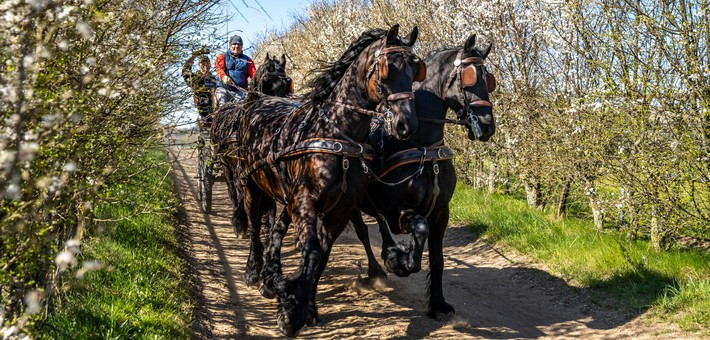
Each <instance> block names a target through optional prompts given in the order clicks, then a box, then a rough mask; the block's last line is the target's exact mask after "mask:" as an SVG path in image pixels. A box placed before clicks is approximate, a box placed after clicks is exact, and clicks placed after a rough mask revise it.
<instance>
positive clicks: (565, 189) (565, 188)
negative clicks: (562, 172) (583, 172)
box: [557, 179, 571, 217]
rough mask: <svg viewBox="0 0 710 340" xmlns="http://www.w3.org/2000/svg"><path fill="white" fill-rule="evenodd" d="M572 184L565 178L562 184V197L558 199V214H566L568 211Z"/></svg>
mask: <svg viewBox="0 0 710 340" xmlns="http://www.w3.org/2000/svg"><path fill="white" fill-rule="evenodd" d="M570 186H571V181H570V180H569V179H565V182H564V184H563V185H562V192H561V193H560V198H559V200H558V201H557V216H560V217H562V216H564V215H565V214H566V213H567V200H568V199H569V190H570Z"/></svg>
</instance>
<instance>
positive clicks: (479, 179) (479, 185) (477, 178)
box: [473, 158, 484, 190]
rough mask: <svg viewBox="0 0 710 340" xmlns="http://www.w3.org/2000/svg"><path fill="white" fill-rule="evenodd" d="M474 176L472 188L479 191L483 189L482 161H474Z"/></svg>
mask: <svg viewBox="0 0 710 340" xmlns="http://www.w3.org/2000/svg"><path fill="white" fill-rule="evenodd" d="M475 164H476V170H475V172H476V174H475V175H474V185H473V187H474V188H476V190H481V189H483V178H484V175H483V160H481V159H480V158H479V159H476V163H475Z"/></svg>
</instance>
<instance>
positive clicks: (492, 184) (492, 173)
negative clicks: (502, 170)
mask: <svg viewBox="0 0 710 340" xmlns="http://www.w3.org/2000/svg"><path fill="white" fill-rule="evenodd" d="M497 176H498V164H496V162H491V166H490V167H489V168H488V192H489V193H491V194H493V193H495V192H496V177H497Z"/></svg>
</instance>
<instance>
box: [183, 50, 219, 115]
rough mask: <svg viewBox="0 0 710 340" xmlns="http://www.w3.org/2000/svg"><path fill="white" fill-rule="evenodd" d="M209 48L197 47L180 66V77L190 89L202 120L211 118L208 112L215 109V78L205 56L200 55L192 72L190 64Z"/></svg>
mask: <svg viewBox="0 0 710 340" xmlns="http://www.w3.org/2000/svg"><path fill="white" fill-rule="evenodd" d="M207 53H209V50H207V49H202V48H201V49H199V50H197V51H195V52H193V53H192V55H191V56H190V58H188V59H187V61H185V65H183V68H182V77H183V79H185V83H187V86H189V87H190V88H191V89H192V92H193V99H194V101H195V107H196V108H197V112H198V113H199V114H200V118H201V119H203V120H207V121H209V120H211V117H210V114H211V113H213V112H214V111H216V110H217V98H216V95H215V89H216V87H217V79H216V78H215V77H214V76H213V75H212V72H210V59H209V58H208V57H207V56H202V57H200V61H199V62H198V71H197V72H192V64H193V62H194V61H195V58H196V57H197V56H199V55H203V54H207Z"/></svg>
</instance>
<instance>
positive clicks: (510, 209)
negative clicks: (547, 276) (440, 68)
mask: <svg viewBox="0 0 710 340" xmlns="http://www.w3.org/2000/svg"><path fill="white" fill-rule="evenodd" d="M451 220H452V223H454V224H463V225H465V226H468V227H469V228H470V229H471V231H472V232H474V233H476V234H479V235H480V236H481V237H482V239H484V240H486V241H488V242H491V243H495V244H499V245H503V246H504V247H510V248H514V249H516V250H518V251H520V252H521V253H523V254H525V255H527V256H529V257H531V258H533V259H535V260H536V261H539V262H541V263H544V264H545V265H546V267H548V268H550V269H551V270H552V271H553V272H554V274H556V275H559V276H561V277H562V278H564V279H565V280H567V281H570V282H572V283H574V284H575V285H578V286H582V287H588V288H591V289H592V292H593V294H592V295H593V296H596V297H597V298H596V299H595V301H597V302H598V303H603V302H604V301H605V300H607V299H604V296H607V295H609V294H611V295H612V296H614V297H616V298H618V299H620V300H621V301H622V302H623V305H624V306H625V309H626V311H628V312H629V313H634V314H638V313H639V312H642V311H644V310H647V309H651V311H652V312H653V314H655V315H657V316H659V317H661V318H663V319H667V320H670V321H673V322H676V323H678V324H679V325H681V326H682V327H684V328H685V329H688V330H698V329H701V330H702V329H705V330H707V329H706V328H707V325H708V324H710V265H708V264H710V253H708V252H707V251H704V250H696V249H677V248H675V249H671V250H669V251H666V252H661V253H658V252H655V251H654V250H653V247H652V246H651V244H650V243H649V242H647V241H645V240H636V241H629V240H626V239H625V237H624V235H623V234H621V233H616V232H603V233H602V232H598V231H597V230H596V229H595V228H594V226H593V224H592V222H591V221H589V220H585V219H577V218H569V219H561V220H558V219H555V218H552V217H550V216H548V215H546V214H545V213H544V212H541V211H537V210H535V209H531V208H529V207H528V206H527V203H526V202H525V200H521V199H516V198H512V197H508V196H502V195H497V194H488V193H484V192H480V191H476V190H473V189H471V188H468V187H465V186H459V187H458V188H457V189H456V193H455V194H454V197H453V200H452V204H451Z"/></svg>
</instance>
